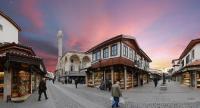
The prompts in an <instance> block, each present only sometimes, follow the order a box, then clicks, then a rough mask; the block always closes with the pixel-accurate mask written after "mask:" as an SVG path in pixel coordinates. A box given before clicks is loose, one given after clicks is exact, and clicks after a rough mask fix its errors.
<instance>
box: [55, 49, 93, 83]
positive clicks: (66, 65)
mask: <svg viewBox="0 0 200 108" xmlns="http://www.w3.org/2000/svg"><path fill="white" fill-rule="evenodd" d="M59 65H60V66H59V67H60V69H61V71H59V73H57V75H58V77H59V78H60V79H61V81H65V83H72V81H73V80H74V79H76V78H77V79H78V80H79V81H80V83H85V80H86V79H85V76H86V74H85V71H86V70H87V68H88V67H90V66H91V55H90V54H86V53H84V52H77V51H68V52H66V53H65V54H64V55H63V56H62V57H61V59H60V63H59Z"/></svg>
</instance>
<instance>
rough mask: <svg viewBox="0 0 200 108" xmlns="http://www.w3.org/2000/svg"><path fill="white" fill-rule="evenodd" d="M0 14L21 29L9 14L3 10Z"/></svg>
mask: <svg viewBox="0 0 200 108" xmlns="http://www.w3.org/2000/svg"><path fill="white" fill-rule="evenodd" d="M0 15H1V16H3V17H4V18H6V19H7V20H8V21H9V22H10V23H12V24H13V25H14V26H15V27H16V28H17V29H18V30H19V31H21V27H20V26H19V25H17V23H15V22H14V20H13V19H12V18H10V17H9V16H7V15H6V14H5V13H4V12H2V11H0Z"/></svg>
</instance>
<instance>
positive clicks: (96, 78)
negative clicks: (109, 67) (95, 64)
mask: <svg viewBox="0 0 200 108" xmlns="http://www.w3.org/2000/svg"><path fill="white" fill-rule="evenodd" d="M102 81H103V72H95V73H94V84H95V86H99V85H100V84H101V82H102Z"/></svg>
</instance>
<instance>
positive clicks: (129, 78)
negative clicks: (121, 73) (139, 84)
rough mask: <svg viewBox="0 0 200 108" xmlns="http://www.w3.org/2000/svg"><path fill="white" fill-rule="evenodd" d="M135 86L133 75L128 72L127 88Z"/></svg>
mask: <svg viewBox="0 0 200 108" xmlns="http://www.w3.org/2000/svg"><path fill="white" fill-rule="evenodd" d="M132 86H133V76H132V74H131V73H127V88H132Z"/></svg>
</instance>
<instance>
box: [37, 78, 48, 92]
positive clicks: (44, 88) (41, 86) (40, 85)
mask: <svg viewBox="0 0 200 108" xmlns="http://www.w3.org/2000/svg"><path fill="white" fill-rule="evenodd" d="M46 90H47V86H46V82H45V81H44V80H41V81H40V84H39V91H41V92H42V91H46Z"/></svg>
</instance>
